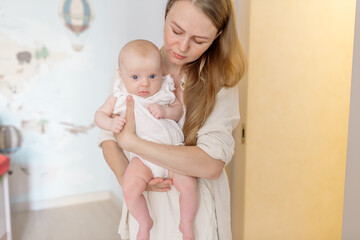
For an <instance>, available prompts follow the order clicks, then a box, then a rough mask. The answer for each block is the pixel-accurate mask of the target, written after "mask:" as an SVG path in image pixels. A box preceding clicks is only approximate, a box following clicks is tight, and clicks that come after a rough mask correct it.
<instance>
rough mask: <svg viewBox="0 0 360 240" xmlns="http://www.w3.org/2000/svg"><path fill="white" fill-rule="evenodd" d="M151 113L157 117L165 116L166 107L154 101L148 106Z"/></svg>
mask: <svg viewBox="0 0 360 240" xmlns="http://www.w3.org/2000/svg"><path fill="white" fill-rule="evenodd" d="M148 109H149V111H150V113H151V114H152V115H153V116H154V117H155V118H157V119H159V118H164V117H165V107H163V106H160V105H159V104H156V103H153V104H150V105H149V106H148Z"/></svg>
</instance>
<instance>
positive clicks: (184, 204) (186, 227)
mask: <svg viewBox="0 0 360 240" xmlns="http://www.w3.org/2000/svg"><path fill="white" fill-rule="evenodd" d="M171 175H172V174H171ZM173 181H174V186H175V187H176V189H177V190H179V192H180V200H179V201H180V202H179V204H180V226H179V228H180V231H181V232H182V234H183V239H184V240H185V239H186V240H194V239H195V237H194V231H193V221H194V218H195V215H196V212H197V207H198V192H197V181H196V178H194V177H190V176H184V175H179V174H174V175H173Z"/></svg>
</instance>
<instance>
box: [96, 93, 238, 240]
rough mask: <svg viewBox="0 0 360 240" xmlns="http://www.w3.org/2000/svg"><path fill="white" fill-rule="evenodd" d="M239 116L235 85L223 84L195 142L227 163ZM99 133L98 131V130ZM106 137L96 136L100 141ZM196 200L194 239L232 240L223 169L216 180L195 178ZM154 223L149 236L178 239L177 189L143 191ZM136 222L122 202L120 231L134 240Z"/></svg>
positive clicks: (231, 153)
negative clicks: (196, 184) (231, 86)
mask: <svg viewBox="0 0 360 240" xmlns="http://www.w3.org/2000/svg"><path fill="white" fill-rule="evenodd" d="M239 120H240V114H239V101H238V88H237V87H233V88H223V89H221V90H220V91H219V92H218V94H217V96H216V103H215V106H214V109H213V111H212V112H211V114H210V115H209V117H208V118H207V120H206V121H205V123H204V125H203V127H202V128H201V129H200V130H199V132H198V136H197V146H198V147H199V148H201V149H202V150H204V151H205V152H206V153H207V154H209V155H210V156H211V157H213V158H215V159H219V160H221V161H224V162H225V164H227V163H229V162H230V161H231V159H232V156H233V154H234V149H235V141H234V138H233V135H232V134H233V131H234V129H235V128H236V126H237V124H238V122H239ZM100 135H101V134H100ZM104 140H105V139H99V143H101V142H102V141H104ZM198 191H199V204H198V211H197V214H196V217H195V221H194V234H195V239H196V240H231V239H232V234H231V221H230V190H229V183H228V178H227V175H226V173H225V170H223V171H222V173H221V175H220V177H219V178H218V179H216V180H209V179H204V178H198ZM144 196H145V198H146V200H147V203H148V208H149V212H150V215H151V217H152V219H153V220H154V226H153V228H152V229H151V232H150V239H151V240H170V239H171V240H181V239H182V234H181V232H180V231H179V227H178V226H179V222H180V208H179V192H178V191H177V190H176V188H175V187H172V188H171V190H170V191H168V192H165V193H163V192H144ZM138 227H139V226H138V223H137V221H136V220H135V219H134V218H133V217H132V216H131V214H130V213H129V211H128V209H127V207H126V204H125V203H124V204H123V210H122V216H121V221H120V226H119V234H120V235H121V238H122V239H130V240H133V239H134V240H135V239H136V235H137V231H138Z"/></svg>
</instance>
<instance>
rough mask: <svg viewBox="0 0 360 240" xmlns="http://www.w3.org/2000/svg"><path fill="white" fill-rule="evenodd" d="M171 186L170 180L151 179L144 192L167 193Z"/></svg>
mask: <svg viewBox="0 0 360 240" xmlns="http://www.w3.org/2000/svg"><path fill="white" fill-rule="evenodd" d="M171 185H172V180H171V179H164V178H153V179H151V180H150V181H149V182H148V185H147V187H146V189H145V191H154V192H167V191H169V190H170V188H171Z"/></svg>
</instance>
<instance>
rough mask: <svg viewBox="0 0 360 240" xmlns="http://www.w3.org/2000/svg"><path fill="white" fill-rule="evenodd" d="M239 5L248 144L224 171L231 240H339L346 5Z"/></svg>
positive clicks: (348, 48) (348, 40)
mask: <svg viewBox="0 0 360 240" xmlns="http://www.w3.org/2000/svg"><path fill="white" fill-rule="evenodd" d="M242 1H244V2H245V4H244V3H243V4H241V5H243V6H247V7H248V9H247V10H248V15H249V17H248V18H247V20H248V22H247V24H248V26H249V27H248V29H247V30H246V28H242V29H240V35H242V34H248V39H247V41H248V43H246V45H248V46H247V49H246V50H247V53H248V62H249V69H248V74H247V78H246V79H245V82H246V83H245V84H244V86H245V91H246V92H247V103H246V108H245V110H246V113H244V112H243V113H242V116H244V115H245V116H246V119H242V121H243V122H245V123H246V126H247V129H246V132H247V139H246V144H245V145H239V142H240V139H237V140H238V147H237V153H236V155H235V158H236V159H235V162H234V164H233V169H234V172H233V174H232V175H233V189H234V191H233V209H234V211H236V214H234V215H235V216H234V220H235V221H234V225H237V224H241V227H239V228H238V227H237V228H236V229H234V239H236V240H238V239H245V240H256V239H259V240H265V239H270V240H273V239H276V240H281V239H284V240H288V239H291V240H296V239H302V240H307V239H317V240H319V239H326V240H331V239H340V238H341V224H342V210H343V194H344V181H345V162H346V147H347V130H348V114H349V99H350V80H351V68H352V52H353V51H352V50H353V48H352V43H353V37H354V21H355V20H354V19H355V0H346V1H343V0H317V1H313V0H301V1H295V0H291V1H290V0H286V1H285V0H272V1H260V0H242ZM242 1H240V2H242ZM238 5H239V4H238ZM237 11H238V12H241V11H242V10H241V9H240V10H237ZM239 19H243V20H246V17H244V16H240V18H239ZM244 86H243V87H241V88H242V90H240V92H241V91H244ZM239 130H240V128H239ZM238 138H239V132H238ZM239 151H242V152H239ZM242 155H245V156H244V157H243V158H242V157H241V156H242ZM234 165H235V166H234ZM239 175H240V176H239ZM236 178H237V180H235V179H236ZM238 214H240V215H238ZM237 226H238V225H237ZM239 229H240V230H239ZM240 231H241V232H240Z"/></svg>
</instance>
